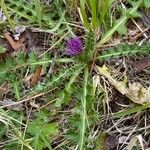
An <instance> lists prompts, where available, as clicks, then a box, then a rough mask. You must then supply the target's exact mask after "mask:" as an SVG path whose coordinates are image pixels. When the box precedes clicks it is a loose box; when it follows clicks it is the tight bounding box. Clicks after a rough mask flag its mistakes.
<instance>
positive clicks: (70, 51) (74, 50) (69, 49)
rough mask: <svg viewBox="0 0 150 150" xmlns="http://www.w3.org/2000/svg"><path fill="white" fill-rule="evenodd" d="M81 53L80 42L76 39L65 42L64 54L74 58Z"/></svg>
mask: <svg viewBox="0 0 150 150" xmlns="http://www.w3.org/2000/svg"><path fill="white" fill-rule="evenodd" d="M82 52H83V44H82V41H81V40H80V39H79V38H78V37H74V38H71V39H69V40H68V41H67V45H66V52H65V53H66V54H67V55H70V56H76V55H79V54H80V53H82Z"/></svg>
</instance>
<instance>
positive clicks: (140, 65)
mask: <svg viewBox="0 0 150 150" xmlns="http://www.w3.org/2000/svg"><path fill="white" fill-rule="evenodd" d="M133 66H134V67H135V68H136V70H137V71H136V72H140V71H142V70H143V69H145V68H147V67H150V58H143V59H141V60H139V61H137V62H135V63H134V64H133Z"/></svg>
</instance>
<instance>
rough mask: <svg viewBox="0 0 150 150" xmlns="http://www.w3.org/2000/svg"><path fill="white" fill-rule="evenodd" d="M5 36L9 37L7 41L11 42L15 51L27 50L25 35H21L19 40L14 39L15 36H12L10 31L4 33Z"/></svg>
mask: <svg viewBox="0 0 150 150" xmlns="http://www.w3.org/2000/svg"><path fill="white" fill-rule="evenodd" d="M4 37H5V38H6V39H7V41H8V42H9V44H10V45H11V46H12V48H13V49H14V50H15V51H18V50H25V46H24V42H25V38H24V36H20V38H19V40H18V41H15V40H13V38H12V37H11V36H10V33H9V32H6V33H4Z"/></svg>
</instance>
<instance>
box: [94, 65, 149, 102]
mask: <svg viewBox="0 0 150 150" xmlns="http://www.w3.org/2000/svg"><path fill="white" fill-rule="evenodd" d="M96 68H97V70H98V72H99V74H100V75H102V76H104V77H106V78H107V79H108V80H109V82H110V83H111V84H112V85H113V86H114V87H115V88H116V89H117V90H118V91H119V92H120V93H121V94H123V95H125V96H126V97H128V98H129V99H130V100H132V101H133V102H135V103H137V104H144V103H150V87H148V88H144V87H143V86H142V85H141V84H140V83H132V84H129V87H128V86H127V85H126V83H124V82H123V81H117V79H115V78H113V77H112V75H111V73H110V72H111V71H110V70H109V69H108V68H107V67H106V66H105V65H104V66H103V67H98V66H97V67H96Z"/></svg>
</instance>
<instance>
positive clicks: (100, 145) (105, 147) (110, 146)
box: [95, 132, 118, 150]
mask: <svg viewBox="0 0 150 150" xmlns="http://www.w3.org/2000/svg"><path fill="white" fill-rule="evenodd" d="M117 145H118V139H117V137H116V135H108V134H106V133H105V132H101V133H100V135H99V137H98V139H97V141H96V147H95V150H114V149H116V147H117Z"/></svg>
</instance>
